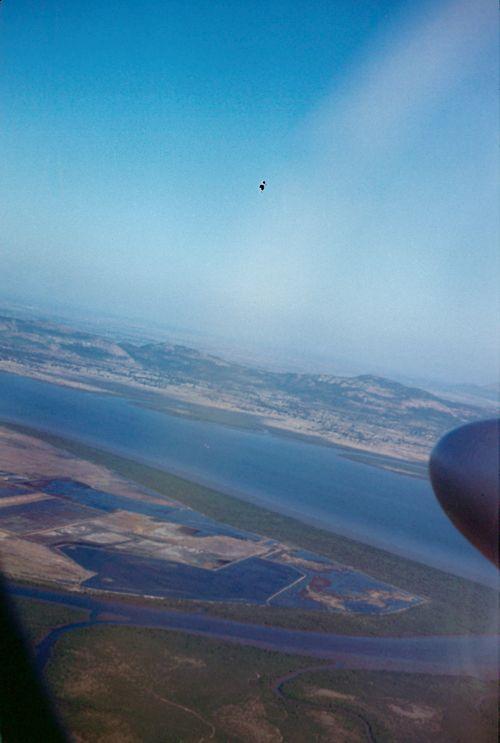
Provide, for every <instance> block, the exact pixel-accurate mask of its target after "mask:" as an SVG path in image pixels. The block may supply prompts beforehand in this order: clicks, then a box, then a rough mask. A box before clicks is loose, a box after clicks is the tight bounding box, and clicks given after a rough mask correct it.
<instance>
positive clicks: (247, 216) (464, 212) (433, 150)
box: [0, 0, 499, 382]
mask: <svg viewBox="0 0 500 743" xmlns="http://www.w3.org/2000/svg"><path fill="white" fill-rule="evenodd" d="M0 24H1V25H0V33H1V37H2V52H1V53H2V67H3V75H2V79H1V81H0V96H1V99H2V125H1V128H0V163H1V165H0V167H1V170H2V179H1V183H2V185H1V186H0V189H1V193H0V197H1V198H0V217H1V221H2V232H1V235H0V252H1V259H2V274H3V282H2V284H3V288H2V289H1V290H0V300H1V298H2V296H4V298H6V299H7V298H18V299H21V300H24V301H28V302H32V303H34V304H36V303H43V304H45V305H47V306H50V304H51V303H55V302H58V303H59V304H68V305H73V306H76V307H79V308H82V313H83V314H85V313H86V312H91V311H92V312H93V313H99V312H101V311H102V312H103V313H104V312H106V313H109V312H112V313H115V314H117V315H120V314H126V315H127V316H137V317H141V318H144V319H146V320H148V319H151V320H154V321H155V322H157V323H158V322H159V323H162V322H164V323H165V324H166V325H170V326H175V327H180V328H185V329H186V330H191V331H196V332H199V333H200V334H201V337H203V336H206V337H207V338H209V337H210V338H219V339H221V343H223V344H224V347H228V346H230V345H231V344H234V346H235V347H237V348H246V349H252V350H253V351H255V352H260V353H261V354H264V355H265V354H269V356H270V357H271V355H273V354H277V353H283V354H284V355H286V356H287V357H288V358H290V359H292V358H295V359H297V360H298V361H300V359H303V360H307V362H308V364H309V365H310V364H312V365H314V364H316V363H317V364H318V368H319V367H320V366H321V368H326V367H329V368H331V370H335V369H339V370H346V369H349V370H351V369H352V370H353V371H361V370H366V371H378V372H384V373H394V374H396V373H397V374H406V375H415V376H426V377H431V378H432V377H436V378H441V379H449V380H455V381H462V380H472V381H477V382H491V381H494V379H495V378H496V376H497V374H498V367H497V360H498V346H497V342H496V334H497V330H498V327H497V325H498V317H499V305H498V289H497V284H498V279H499V265H498V214H497V207H496V201H497V196H498V193H497V180H496V179H497V174H496V170H497V134H496V129H497V121H498V116H497V93H496V91H497V85H498V79H497V55H498V49H497V35H498V28H497V17H496V3H494V2H490V0H465V1H464V0H460V1H457V0H451V1H450V0H447V1H446V2H444V1H443V2H440V1H439V0H432V1H431V2H425V0H424V1H423V2H419V3H415V2H403V1H400V2H388V1H387V0H379V1H378V2H375V1H371V0H364V1H363V2H362V3H360V2H354V0H352V1H350V2H347V1H342V0H337V1H335V2H333V1H330V2H312V3H300V2H292V1H289V2H275V1H273V2H252V3H249V2H236V0H235V1H233V2H217V1H213V0H212V1H210V2H201V1H197V0H193V1H192V2H189V3H187V2H160V1H159V0H158V1H157V2H152V0H145V1H143V2H141V3H137V2H129V0H120V1H119V2H117V1H115V0H109V1H108V2H102V0H101V1H100V2H96V1H94V0H89V1H88V2H86V3H73V2H69V1H68V0H65V1H62V0H60V1H59V2H57V0H53V1H52V2H51V3H39V2H36V1H35V0H33V1H31V0H30V1H28V0H17V1H16V2H13V0H10V1H9V0H5V1H4V2H3V3H2V4H1V6H0ZM262 178H265V179H266V180H267V181H268V184H269V186H268V189H267V190H266V191H265V193H264V194H260V192H259V191H258V188H257V187H258V183H259V182H260V180H261V179H262Z"/></svg>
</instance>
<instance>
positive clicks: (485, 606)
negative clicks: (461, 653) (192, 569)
mask: <svg viewBox="0 0 500 743" xmlns="http://www.w3.org/2000/svg"><path fill="white" fill-rule="evenodd" d="M6 428H12V429H14V430H17V431H20V432H22V433H25V434H28V435H31V436H35V437H37V438H40V439H41V440H43V441H45V442H47V443H49V444H52V445H53V446H56V447H57V448H60V449H64V450H66V451H68V452H70V453H72V454H74V455H76V456H79V457H81V458H84V459H86V460H88V461H90V462H94V463H96V464H100V465H103V466H106V467H108V468H109V469H110V470H112V471H113V472H115V473H116V474H118V475H120V476H121V477H124V478H126V479H128V480H130V481H132V482H134V483H136V484H139V485H140V486H141V487H146V488H148V489H152V490H154V491H155V492H156V493H158V494H160V495H162V496H165V497H170V498H175V499H176V500H178V501H180V502H182V503H184V504H185V505H187V506H189V507H191V508H193V509H194V510H196V511H199V512H201V513H204V514H205V515H207V516H209V517H211V518H214V519H216V520H218V521H220V522H222V523H226V524H230V525H232V526H235V527H244V528H245V529H246V530H248V531H253V532H255V533H258V534H260V535H263V536H268V537H272V538H276V539H278V540H280V541H282V542H285V543H287V544H291V545H293V546H294V547H300V548H302V549H311V550H313V551H315V552H318V553H320V554H322V555H324V556H325V557H328V558H331V559H333V560H335V561H337V562H340V563H343V564H345V565H347V566H349V567H352V568H354V569H357V570H360V571H362V572H364V573H366V574H367V575H370V576H372V577H374V578H377V579H379V580H383V581H386V582H388V583H392V584H393V585H396V586H399V587H400V588H401V589H403V590H409V591H412V592H415V593H417V594H418V595H420V596H422V597H423V598H424V599H426V601H425V603H424V604H422V605H420V606H417V607H414V608H412V609H411V610H409V611H407V612H401V613H398V614H393V615H391V616H390V617H389V616H387V615H386V616H384V618H383V619H379V618H377V619H367V618H366V617H364V618H356V617H353V616H350V615H349V616H344V615H342V614H327V615H325V616H322V617H318V615H317V613H312V614H311V613H308V612H300V611H295V610H288V609H286V610H283V609H280V608H274V607H265V608H259V609H256V608H255V607H251V606H234V605H221V604H216V603H212V604H211V603H207V602H196V601H193V607H195V606H197V607H198V608H199V609H201V610H203V611H209V612H210V613H216V614H217V615H219V616H221V617H225V618H227V619H231V618H236V619H238V618H239V619H246V620H249V621H253V622H256V621H257V622H259V623H264V624H273V625H276V626H290V625H292V626H296V627H298V628H300V627H303V628H309V629H310V628H311V626H322V627H324V628H325V629H327V630H328V631H340V632H341V633H349V632H354V633H355V634H359V633H367V634H374V635H379V634H384V635H385V634H388V633H393V634H396V635H400V636H404V635H408V634H424V635H428V634H453V633H460V632H465V633H472V634H474V633H477V632H485V631H488V628H490V627H491V620H492V616H493V614H494V606H495V603H496V592H495V591H494V590H493V589H492V588H490V587H487V586H484V585H482V584H480V583H476V582H474V581H472V580H470V579H467V578H461V577H458V576H455V575H452V574H450V573H447V572H444V571H443V570H440V569H438V568H436V567H431V566H427V565H425V564H423V563H420V562H415V561H413V560H411V559H409V558H407V557H401V556H399V555H396V554H394V553H391V552H387V551H384V550H383V549H380V548H379V547H372V546H370V545H367V544H364V543H361V542H357V541H354V540H352V539H349V538H348V537H345V536H341V535H339V534H335V533H332V532H328V531H325V530H324V529H320V528H318V527H313V526H309V525H307V524H304V523H303V522H301V521H298V520H297V519H294V518H292V517H290V516H286V515H284V514H280V513H277V512H273V511H270V510H269V509H266V508H262V507H260V506H257V505H255V504H253V503H250V502H247V501H241V500H239V499H237V498H235V497H233V496H231V495H228V494H225V493H221V492H217V491H215V490H212V489H209V488H207V487H205V486H203V485H198V484H196V483H193V482H190V481H188V480H186V479H184V478H180V477H178V476H176V475H173V474H171V473H168V472H165V471H163V470H159V469H156V468H155V467H152V466H150V465H144V464H140V463H137V462H135V461H133V460H131V459H125V458H124V457H122V456H119V455H116V454H111V453H109V452H106V451H103V450H99V449H95V448H92V447H89V446H87V445H86V444H82V443H79V442H78V441H75V440H69V439H64V438H61V437H59V436H56V435H54V434H50V433H41V432H40V431H39V430H36V429H33V428H29V427H27V426H19V425H15V424H6ZM144 600H147V599H144ZM160 601H161V600H160ZM154 603H155V605H158V602H157V601H156V600H155V602H154ZM477 607H481V609H480V611H478V608H477Z"/></svg>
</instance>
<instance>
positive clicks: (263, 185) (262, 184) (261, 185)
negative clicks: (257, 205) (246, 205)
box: [259, 181, 266, 191]
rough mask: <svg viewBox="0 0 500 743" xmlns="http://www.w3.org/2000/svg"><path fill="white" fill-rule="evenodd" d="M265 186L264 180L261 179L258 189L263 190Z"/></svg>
mask: <svg viewBox="0 0 500 743" xmlns="http://www.w3.org/2000/svg"><path fill="white" fill-rule="evenodd" d="M265 187H266V182H265V181H262V183H261V184H260V186H259V188H260V190H261V191H263V190H264V189H265Z"/></svg>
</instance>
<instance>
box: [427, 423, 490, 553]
mask: <svg viewBox="0 0 500 743" xmlns="http://www.w3.org/2000/svg"><path fill="white" fill-rule="evenodd" d="M499 445H500V419H498V418H495V419H492V420H484V421H478V422H475V423H469V424H467V425H465V426H461V427H460V428H455V429H454V430H453V431H450V432H449V433H447V434H446V435H445V436H443V438H442V439H441V440H440V441H439V442H438V443H437V445H436V446H435V447H434V450H433V452H432V454H431V459H430V465H429V469H430V475H431V482H432V487H433V488H434V492H435V493H436V495H437V497H438V500H439V502H440V504H441V506H442V507H443V509H444V511H445V512H446V514H447V515H448V517H449V518H450V520H451V521H452V522H453V523H454V524H455V526H456V527H457V529H459V530H460V531H461V532H462V534H463V535H464V536H465V537H466V538H467V539H468V540H469V542H471V543H472V544H473V545H474V546H475V547H477V549H478V550H480V551H481V552H482V553H483V555H484V556H485V557H487V558H488V559H489V560H491V562H493V563H494V564H495V565H498V506H499V463H500V456H499V455H500V451H499V449H500V446H499Z"/></svg>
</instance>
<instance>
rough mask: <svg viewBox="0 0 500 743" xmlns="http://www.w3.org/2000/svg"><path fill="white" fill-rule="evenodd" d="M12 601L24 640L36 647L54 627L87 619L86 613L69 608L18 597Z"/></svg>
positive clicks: (14, 597)
mask: <svg viewBox="0 0 500 743" xmlns="http://www.w3.org/2000/svg"><path fill="white" fill-rule="evenodd" d="M12 600H13V603H14V605H15V608H16V610H17V614H18V617H19V621H20V623H21V624H22V627H23V630H24V632H25V634H26V639H27V640H28V641H29V642H30V643H31V644H32V645H37V644H38V643H39V642H40V641H41V640H43V638H44V637H45V636H46V635H47V634H48V633H49V632H50V631H51V630H53V629H55V628H56V627H61V626H63V625H65V624H71V623H72V622H82V621H84V620H85V619H86V618H87V612H86V611H83V610H80V609H75V608H73V607H70V606H62V605H61V604H51V603H49V602H47V601H38V600H36V599H31V598H24V597H20V596H13V597H12Z"/></svg>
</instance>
